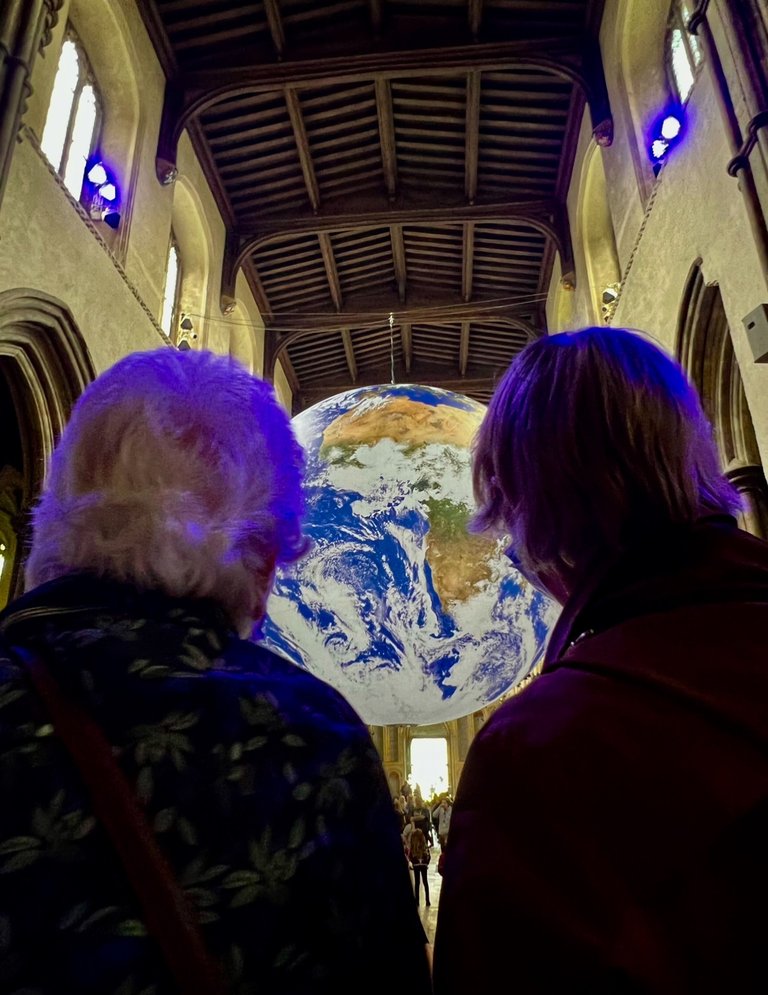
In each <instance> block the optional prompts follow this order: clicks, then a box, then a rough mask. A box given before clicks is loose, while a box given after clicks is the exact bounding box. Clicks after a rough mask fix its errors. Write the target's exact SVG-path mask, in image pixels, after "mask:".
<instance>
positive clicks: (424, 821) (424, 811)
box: [411, 785, 432, 839]
mask: <svg viewBox="0 0 768 995" xmlns="http://www.w3.org/2000/svg"><path fill="white" fill-rule="evenodd" d="M411 817H412V819H413V823H414V826H415V828H416V829H420V830H421V831H422V833H424V839H429V837H430V836H431V834H432V825H431V819H430V813H429V808H428V806H427V804H426V803H425V801H424V799H423V798H422V796H421V788H420V787H419V786H418V785H416V788H415V789H414V792H413V809H412V811H411Z"/></svg>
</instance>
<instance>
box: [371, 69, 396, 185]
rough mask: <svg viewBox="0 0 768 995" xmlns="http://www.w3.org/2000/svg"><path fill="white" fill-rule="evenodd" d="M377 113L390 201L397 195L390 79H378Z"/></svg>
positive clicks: (383, 165)
mask: <svg viewBox="0 0 768 995" xmlns="http://www.w3.org/2000/svg"><path fill="white" fill-rule="evenodd" d="M376 115H377V117H378V121H379V140H380V143H381V165H382V169H383V170H384V182H385V184H386V187H387V195H388V197H389V199H390V201H392V200H394V198H395V197H396V195H397V145H396V140H395V118H394V114H393V113H392V90H391V87H390V83H389V80H386V79H377V80H376Z"/></svg>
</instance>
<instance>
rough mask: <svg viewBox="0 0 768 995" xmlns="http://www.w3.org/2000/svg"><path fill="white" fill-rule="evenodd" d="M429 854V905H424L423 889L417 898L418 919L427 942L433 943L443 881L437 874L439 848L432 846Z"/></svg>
mask: <svg viewBox="0 0 768 995" xmlns="http://www.w3.org/2000/svg"><path fill="white" fill-rule="evenodd" d="M430 853H431V854H432V858H431V860H430V862H429V867H428V868H427V881H428V882H429V901H430V903H431V904H430V905H429V906H428V905H426V904H425V903H424V889H423V888H420V889H419V892H420V893H419V898H420V900H421V904H420V905H419V918H420V919H421V922H422V925H423V926H424V930H425V932H426V934H427V936H428V937H429V942H430V943H434V942H435V930H436V929H437V906H438V903H439V900H440V885H441V884H442V880H443V879H442V878H441V877H440V875H439V874H438V873H437V859H438V857H439V856H440V847H439V846H433V847H432V849H431V850H430ZM411 886H413V871H411Z"/></svg>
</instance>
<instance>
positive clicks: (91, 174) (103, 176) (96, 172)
mask: <svg viewBox="0 0 768 995" xmlns="http://www.w3.org/2000/svg"><path fill="white" fill-rule="evenodd" d="M88 181H89V182H90V183H93V185H94V186H95V187H97V186H100V185H101V184H102V183H106V182H107V171H106V169H105V168H104V163H103V162H95V163H94V164H93V165H92V166H91V168H90V169H89V170H88Z"/></svg>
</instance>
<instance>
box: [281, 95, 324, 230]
mask: <svg viewBox="0 0 768 995" xmlns="http://www.w3.org/2000/svg"><path fill="white" fill-rule="evenodd" d="M285 104H286V107H287V108H288V116H289V117H290V119H291V128H292V129H293V138H294V141H295V142H296V151H297V152H298V154H299V162H300V164H301V172H302V175H303V177H304V185H305V186H306V188H307V197H308V198H309V203H310V205H311V206H312V210H313V211H316V210H317V209H318V208H319V207H320V190H319V188H318V185H317V177H316V176H315V167H314V165H313V163H312V154H311V152H310V151H309V140H308V138H307V129H306V128H305V127H304V116H303V115H302V113H301V103H300V101H299V95H298V93H297V92H296V90H295V89H294V88H293V87H291V86H287V87H286V88H285Z"/></svg>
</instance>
